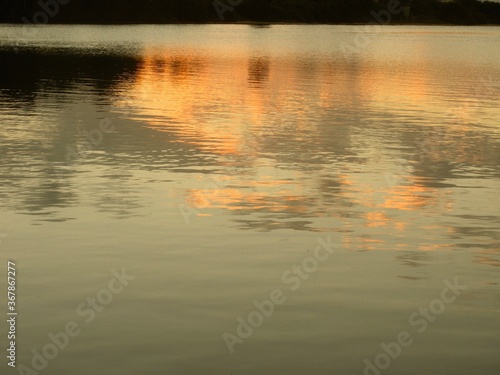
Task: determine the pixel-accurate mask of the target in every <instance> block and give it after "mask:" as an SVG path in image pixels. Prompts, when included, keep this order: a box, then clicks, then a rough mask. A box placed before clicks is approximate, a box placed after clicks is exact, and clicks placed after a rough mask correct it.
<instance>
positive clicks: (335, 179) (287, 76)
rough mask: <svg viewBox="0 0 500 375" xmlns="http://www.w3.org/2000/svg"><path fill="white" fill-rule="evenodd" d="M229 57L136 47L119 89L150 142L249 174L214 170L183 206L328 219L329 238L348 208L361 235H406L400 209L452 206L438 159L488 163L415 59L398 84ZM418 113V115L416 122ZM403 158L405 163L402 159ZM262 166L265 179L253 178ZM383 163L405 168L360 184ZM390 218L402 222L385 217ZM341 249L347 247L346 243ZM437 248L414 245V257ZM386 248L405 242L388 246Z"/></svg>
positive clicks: (473, 134) (346, 66) (369, 72)
mask: <svg viewBox="0 0 500 375" xmlns="http://www.w3.org/2000/svg"><path fill="white" fill-rule="evenodd" d="M236 51H238V52H235V53H234V54H232V55H230V56H228V55H226V56H217V54H214V53H212V54H210V53H206V52H203V51H201V50H200V51H197V50H195V51H184V52H183V53H179V52H178V51H176V52H175V53H174V52H172V51H170V50H158V49H156V50H145V51H144V56H143V59H142V62H141V64H140V69H139V71H138V73H137V76H136V78H135V80H134V81H133V83H132V84H131V85H130V86H127V88H126V90H127V95H125V96H127V101H128V102H129V103H131V105H132V106H133V107H134V108H135V110H134V113H133V115H132V116H131V117H132V118H133V119H135V120H137V121H139V122H140V124H142V125H143V126H144V127H145V128H147V129H149V130H150V131H153V132H154V133H155V134H159V135H158V138H159V139H162V140H163V141H164V142H165V147H169V145H170V144H173V143H175V144H181V145H184V146H186V149H189V150H190V152H191V153H192V154H203V155H211V156H213V157H214V159H216V160H217V163H218V165H219V166H223V167H224V166H233V167H234V168H236V169H238V168H242V167H244V168H246V170H248V171H249V172H248V174H247V175H242V174H240V173H239V174H237V175H232V174H231V173H230V171H229V169H228V170H223V171H222V173H223V175H225V176H226V177H227V180H226V181H225V183H224V184H223V186H220V187H219V188H217V189H207V188H204V187H202V186H201V187H200V186H198V185H197V186H195V187H192V188H187V189H185V191H183V194H184V195H185V197H186V201H187V202H190V203H191V204H192V205H193V206H194V207H202V208H219V209H225V210H228V211H232V212H240V213H241V212H245V213H249V214H253V215H258V214H262V215H263V217H264V215H265V214H268V215H270V216H271V218H272V219H273V220H280V219H282V216H278V214H279V215H281V214H283V215H285V216H286V217H288V218H296V219H304V220H312V221H314V219H316V218H335V219H336V220H338V221H339V222H341V223H342V225H343V227H342V228H336V230H338V231H342V230H345V231H349V230H351V228H350V223H349V219H346V218H345V217H342V215H344V214H345V212H348V211H349V207H351V206H353V205H356V206H357V207H359V213H357V215H359V218H360V219H362V220H363V223H364V225H363V227H364V228H366V229H370V230H373V231H374V232H375V233H379V232H377V231H380V232H381V231H383V230H387V229H385V228H391V230H394V233H397V234H398V235H403V234H404V232H405V231H407V230H409V229H408V228H411V227H412V222H411V220H410V219H409V218H410V217H411V215H412V212H415V213H418V212H420V211H426V210H432V211H433V212H437V211H440V212H447V211H451V210H452V209H453V197H452V196H450V195H448V193H446V191H445V190H444V189H443V188H442V187H440V186H439V184H440V183H442V182H443V181H444V180H446V179H447V177H448V176H449V175H451V174H452V173H453V171H452V167H451V166H450V164H451V163H450V160H453V162H454V163H467V164H469V165H478V166H479V165H484V163H485V161H487V160H488V158H491V157H492V156H491V155H489V154H488V153H487V152H481V151H484V149H479V151H480V152H471V144H472V145H473V147H474V145H476V146H478V147H479V145H482V144H483V143H484V142H483V141H484V136H483V133H481V131H479V130H478V128H477V127H476V126H475V125H474V124H472V123H471V122H472V116H469V115H466V114H471V113H473V111H474V109H473V108H470V107H466V106H464V107H463V108H461V109H460V111H462V112H461V113H459V117H460V118H459V120H460V121H459V123H455V122H456V121H455V118H456V117H457V116H456V111H455V112H453V111H452V109H453V108H455V107H456V106H455V104H454V103H447V102H445V101H444V100H439V99H435V98H440V97H446V95H445V94H443V92H445V91H446V90H449V89H450V85H454V84H456V83H454V82H449V81H445V80H444V79H445V78H443V77H442V75H441V74H439V70H436V69H435V67H433V66H431V65H429V64H428V63H427V62H426V60H425V59H420V60H419V63H418V64H415V65H414V66H412V71H411V76H410V75H409V73H408V71H407V70H406V69H405V66H403V65H401V63H397V62H395V63H394V64H393V65H388V63H387V62H385V63H373V62H367V61H363V60H358V61H356V62H355V63H354V64H351V63H349V62H346V61H345V60H343V59H341V58H312V57H307V56H306V57H304V56H275V57H270V56H266V55H259V54H251V53H248V52H246V51H243V50H242V49H241V48H239V49H236ZM311 81H314V83H315V84H314V85H312V84H311ZM441 91H442V92H441ZM464 111H465V112H466V114H464ZM360 113H364V115H363V116H364V117H362V116H361V115H360ZM421 113H426V114H427V115H428V117H429V119H428V121H427V122H425V123H424V122H423V121H421V119H420V117H419V116H421V115H420V114H421ZM443 113H445V114H446V113H449V116H448V115H446V116H444V118H445V119H447V120H446V121H449V123H446V122H445V123H443V121H442V119H443ZM433 116H435V119H436V121H433ZM411 121H413V123H411ZM407 122H408V124H407ZM451 123H453V124H454V126H448V125H449V124H451ZM373 124H375V125H373ZM367 125H373V126H374V128H372V129H371V128H370V126H367ZM405 127H407V128H408V129H409V130H411V129H413V130H414V132H415V133H418V135H419V138H415V137H414V134H413V133H412V132H410V131H409V130H408V131H406V128H405ZM370 129H371V130H370ZM373 129H375V130H376V132H373ZM380 129H382V131H379V130H380ZM417 130H418V132H417ZM377 132H379V133H381V134H382V135H377ZM389 144H390V147H391V148H392V149H394V150H401V155H396V153H397V151H394V154H393V155H390V156H389V157H386V158H385V159H384V158H383V157H381V154H383V153H386V152H387V150H388V147H389V146H388V145H389ZM360 145H361V146H360ZM483 147H484V146H483ZM361 148H362V149H361ZM407 150H412V151H411V153H412V154H414V155H417V156H418V157H417V160H406V161H405V160H404V159H407V156H405V155H407V154H408V153H409V152H408V151H407ZM403 151H404V153H405V154H404V155H403ZM367 155H369V157H368V156H367ZM398 159H399V160H401V159H403V161H402V162H401V161H395V160H398ZM262 160H266V163H267V164H268V166H269V167H270V168H271V169H272V170H273V173H271V174H259V173H255V170H257V169H258V168H260V167H261V165H260V163H262ZM384 163H385V164H386V166H387V167H388V169H387V170H389V169H390V167H391V166H393V165H394V163H406V164H408V165H409V166H411V168H406V169H405V172H404V173H403V174H402V176H401V177H402V179H401V182H398V183H395V184H390V183H388V184H386V185H384V186H379V187H378V188H376V187H375V183H374V181H372V180H371V179H370V178H367V177H366V176H370V175H373V176H375V174H376V173H375V172H373V171H375V170H380V173H379V174H378V176H377V177H380V176H382V175H383V174H384V173H385V171H386V170H384V168H383V166H382V167H381V164H382V165H383V164H384ZM437 167H439V168H441V169H440V170H439V171H438V172H436V171H435V170H436V168H437ZM349 168H355V169H358V170H357V171H356V172H353V171H350V170H349ZM322 171H324V173H323V172H322ZM359 172H362V173H359ZM325 175H328V178H325ZM360 176H362V177H360ZM361 178H366V180H362V179H361ZM380 197H381V198H380ZM391 210H397V211H405V212H407V213H408V215H407V216H398V218H397V219H396V218H395V216H394V215H391V214H390V212H391ZM200 214H201V215H206V214H207V213H205V212H201V213H200ZM256 221H258V220H256ZM262 222H264V221H262ZM263 225H265V224H263ZM321 227H322V228H325V227H328V225H326V226H321ZM442 229H443V228H433V229H431V230H434V231H438V230H442ZM446 230H447V231H448V232H449V229H446ZM448 234H449V235H451V234H450V233H448ZM343 241H345V246H346V247H350V246H352V243H351V242H350V240H349V239H348V238H344V239H343ZM360 241H361V243H362V248H363V249H365V250H373V249H376V248H379V249H380V248H383V247H384V246H385V242H384V241H385V240H380V239H377V238H374V237H370V236H367V237H360ZM446 246H447V244H440V245H439V246H436V247H433V246H430V245H422V246H421V250H423V251H429V250H436V249H437V248H443V247H446ZM392 248H401V249H405V248H406V245H405V244H402V243H393V244H392Z"/></svg>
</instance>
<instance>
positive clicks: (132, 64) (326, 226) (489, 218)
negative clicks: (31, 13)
mask: <svg viewBox="0 0 500 375" xmlns="http://www.w3.org/2000/svg"><path fill="white" fill-rule="evenodd" d="M363 37H364V39H363ZM360 41H363V42H362V43H361V42H360ZM499 83H500V29H499V28H494V27H491V28H490V27H463V28H462V27H401V26H395V27H384V28H382V29H381V31H380V32H379V33H377V34H368V35H367V34H365V33H364V32H363V29H360V27H358V26H273V27H260V28H257V27H250V26H245V25H241V26H235V25H218V26H133V27H99V26H91V27H90V26H81V27H80V26H78V27H74V26H71V27H67V26H50V27H41V28H37V29H23V28H21V27H17V26H0V156H1V163H0V176H1V181H2V183H1V186H0V215H1V216H0V235H1V238H0V240H1V243H0V253H1V259H2V262H3V263H2V267H5V265H4V263H5V262H6V260H7V259H8V258H10V259H13V260H15V261H16V263H17V268H18V289H17V293H18V311H19V316H18V326H17V328H18V334H19V340H18V343H17V345H18V353H17V355H18V364H23V365H25V366H28V367H32V366H31V361H32V357H33V353H32V349H36V350H38V351H42V348H43V347H44V346H45V345H46V344H47V343H50V342H51V341H50V340H49V338H48V336H47V335H48V334H49V333H51V332H52V333H56V332H59V331H61V330H63V329H64V326H65V324H66V323H67V322H68V321H74V322H76V323H77V324H78V326H79V327H80V328H81V333H80V334H79V335H78V336H77V337H74V338H71V340H70V342H69V344H68V346H67V347H66V348H65V349H64V350H61V351H60V352H59V353H58V355H57V357H56V358H54V359H52V360H49V361H48V365H47V367H46V368H45V370H44V371H42V373H46V374H75V375H76V374H82V375H83V374H85V375H87V374H106V375H108V374H170V373H172V374H201V373H203V374H214V375H215V374H217V375H222V374H227V375H230V374H234V375H246V374H248V375H254V374H272V375H273V374H277V375H280V374H284V375H295V374H297V375H299V374H300V375H302V374H305V373H311V374H320V375H322V374H330V375H331V374H354V375H358V374H362V373H363V371H364V369H365V365H366V363H364V362H363V361H364V360H365V359H368V361H370V362H372V363H373V362H374V361H375V359H376V358H377V356H378V355H379V354H380V353H384V352H383V351H382V349H381V347H380V344H381V343H382V342H383V343H389V342H392V341H395V340H397V337H398V334H399V333H400V332H402V331H406V332H408V333H409V334H410V336H411V338H412V340H413V341H412V344H411V345H409V346H407V347H404V348H403V349H402V352H401V354H400V356H399V357H397V358H396V359H393V360H391V363H390V365H389V367H388V368H387V369H386V370H384V371H382V373H383V374H406V375H412V374H415V375H421V374H426V375H434V374H436V375H437V374H439V375H441V374H455V375H457V374H474V375H477V374H485V375H486V374H492V375H493V374H495V375H496V374H498V372H499V370H500V357H499V355H498V353H499V350H500V334H499V332H500V319H499V313H500V292H499V282H500V280H499V270H500V269H499V268H498V267H499V266H500V211H499V208H500V204H499V203H500V198H499V192H500V124H499V121H500V109H499V108H500V105H499V104H500V99H499V98H500V95H499V93H500V86H499ZM101 125H102V126H103V127H104V130H105V131H101V129H100V126H101ZM329 236H330V238H331V242H332V243H335V244H336V246H337V247H336V249H335V252H334V253H333V254H332V255H331V256H329V257H327V259H326V260H324V261H321V262H319V265H318V266H317V267H314V264H313V265H312V266H311V264H312V263H310V260H309V261H307V259H310V258H308V257H310V256H311V255H313V254H314V249H315V248H316V246H317V244H318V239H321V240H323V241H326V240H327V239H328V238H329ZM322 254H323V253H322ZM305 260H306V262H309V263H307V267H308V269H309V270H310V273H307V274H306V275H305V276H307V279H305V277H304V280H303V281H301V283H300V287H299V288H298V289H296V290H292V287H293V286H294V285H295V283H293V284H292V283H289V282H287V280H288V281H290V279H289V278H288V279H287V278H285V279H282V277H283V275H284V274H285V273H286V272H287V270H291V269H292V267H293V266H294V265H300V264H302V262H303V261H305ZM124 267H125V268H126V271H127V273H128V274H131V275H134V276H135V279H134V280H133V281H130V283H129V285H128V286H126V287H125V288H124V290H123V291H122V292H121V293H119V294H116V295H114V298H113V300H112V302H111V303H109V305H106V306H105V308H104V309H103V310H102V311H100V312H97V313H95V319H94V320H92V321H91V322H89V323H86V322H85V318H88V316H89V315H84V316H82V314H79V313H78V312H77V307H78V306H79V305H80V304H82V303H86V299H87V298H88V297H95V296H96V295H98V293H99V292H100V291H101V290H102V289H103V288H106V287H107V285H108V282H109V281H110V279H111V278H112V277H113V275H112V272H111V270H112V269H117V270H121V269H122V268H124ZM304 267H306V265H304ZM316 268H317V269H316ZM3 269H4V268H3ZM2 272H3V271H2ZM308 272H309V271H308ZM288 275H289V276H290V274H288ZM294 277H295V279H294V280H298V278H297V277H296V276H294ZM455 278H458V283H459V284H463V285H466V286H467V289H466V290H465V291H462V292H459V293H460V295H459V296H458V297H457V298H456V299H455V300H454V301H453V302H451V303H446V304H444V303H443V302H439V301H440V298H441V291H442V290H443V288H444V287H445V284H444V281H445V280H449V281H450V282H453V281H454V280H455ZM0 285H1V288H2V293H4V292H3V290H5V288H6V283H5V280H4V279H3V278H2V281H1V283H0ZM295 286H296V285H295ZM274 289H280V290H281V291H282V292H283V294H284V295H285V296H286V301H285V302H284V303H283V304H281V305H276V306H275V309H274V313H273V314H272V315H271V316H270V317H268V318H265V320H264V322H263V324H262V325H260V326H259V327H257V328H255V329H254V332H253V334H252V335H251V336H250V337H249V338H246V339H244V340H243V341H244V343H243V344H241V343H238V344H235V345H234V353H233V354H230V352H229V350H228V346H227V345H226V343H225V342H224V339H223V334H224V333H225V332H228V333H230V334H233V335H236V334H237V331H236V330H237V326H238V322H237V320H236V319H237V318H238V317H240V316H241V317H243V318H244V319H246V318H247V317H248V315H249V314H250V313H252V312H253V311H255V310H256V307H255V306H254V302H253V301H254V300H257V301H262V300H264V299H268V298H269V297H270V294H271V292H272V291H273V290H274ZM98 296H99V295H98ZM103 296H104V294H102V293H101V295H100V297H102V298H104V297H103ZM435 299H439V301H438V302H439V303H441V305H440V304H439V303H437V302H434V305H432V303H433V302H432V301H433V300H435ZM3 301H4V299H3ZM429 304H431V305H432V307H433V309H434V313H435V315H433V316H431V318H432V319H430V318H429V319H427V325H428V327H427V328H426V329H425V330H423V332H421V333H419V328H422V326H421V325H420V324H418V325H416V324H415V321H413V324H412V322H411V321H410V319H409V317H410V316H411V315H412V314H413V313H415V312H418V311H419V308H420V307H429ZM440 306H444V307H445V309H444V311H442V310H439V308H440ZM2 309H4V307H2ZM94 311H95V310H94ZM431 311H432V310H431ZM436 311H438V312H436ZM254 315H255V314H254ZM419 316H420V315H419ZM434 318H435V319H434ZM420 319H421V318H420ZM431 320H432V321H431ZM5 327H6V326H5V325H2V329H1V337H2V341H1V347H2V349H6V348H7V339H6V328H5ZM4 353H5V350H4ZM381 358H382V357H379V363H381V364H384V361H383V360H382V359H381ZM4 361H5V359H4ZM1 366H2V367H5V368H6V369H7V370H6V372H7V373H17V371H15V370H12V369H10V368H9V367H7V365H6V363H2V364H1ZM367 371H368V370H367ZM370 371H371V372H370ZM2 372H4V370H3V369H2ZM368 372H369V373H370V374H373V373H374V372H375V371H374V370H369V371H368Z"/></svg>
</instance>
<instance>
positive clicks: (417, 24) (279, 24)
mask: <svg viewBox="0 0 500 375" xmlns="http://www.w3.org/2000/svg"><path fill="white" fill-rule="evenodd" d="M367 24H369V23H368V22H351V23H320V22H318V23H313V22H255V21H235V22H164V23H156V22H152V23H146V22H127V23H122V22H116V23H113V22H107V23H100V22H93V23H90V22H81V23H80V22H72V23H65V22H53V23H48V24H29V26H43V27H45V26H166V25H179V26H180V25H186V26H187V25H196V26H201V25H248V26H262V27H266V26H286V25H289V26H292V25H295V26H363V25H367ZM0 25H16V26H19V25H21V26H26V25H27V24H25V23H23V22H0ZM377 25H379V26H458V27H478V26H485V27H491V26H500V24H498V23H490V24H485V23H478V24H459V23H410V22H408V23H389V24H377Z"/></svg>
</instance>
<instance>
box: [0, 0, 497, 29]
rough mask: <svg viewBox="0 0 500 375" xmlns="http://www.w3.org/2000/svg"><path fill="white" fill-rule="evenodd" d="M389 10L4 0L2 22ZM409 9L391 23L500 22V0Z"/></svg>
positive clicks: (355, 14) (308, 18)
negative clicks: (498, 0)
mask: <svg viewBox="0 0 500 375" xmlns="http://www.w3.org/2000/svg"><path fill="white" fill-rule="evenodd" d="M230 1H231V2H232V4H238V5H230V4H231V3H230ZM389 1H391V0H389ZM392 1H397V0H392ZM403 1H408V0H403ZM387 8H388V4H387V3H386V2H385V0H216V1H214V0H59V2H56V0H0V22H14V23H19V22H23V19H24V20H27V21H30V22H32V23H91V24H96V23H102V24H107V23H217V22H264V23H267V22H268V23H273V22H300V23H333V24H335V23H364V22H370V21H373V20H374V17H373V12H380V11H382V10H384V9H387ZM410 10H411V12H410V13H407V14H406V15H405V14H404V12H398V14H395V15H393V16H392V17H391V23H399V22H409V23H430V24H463V25H473V24H500V3H495V2H489V1H484V2H481V1H478V0H452V1H440V0H413V1H412V2H411V7H410ZM221 15H222V17H221ZM23 17H25V18H23Z"/></svg>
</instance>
